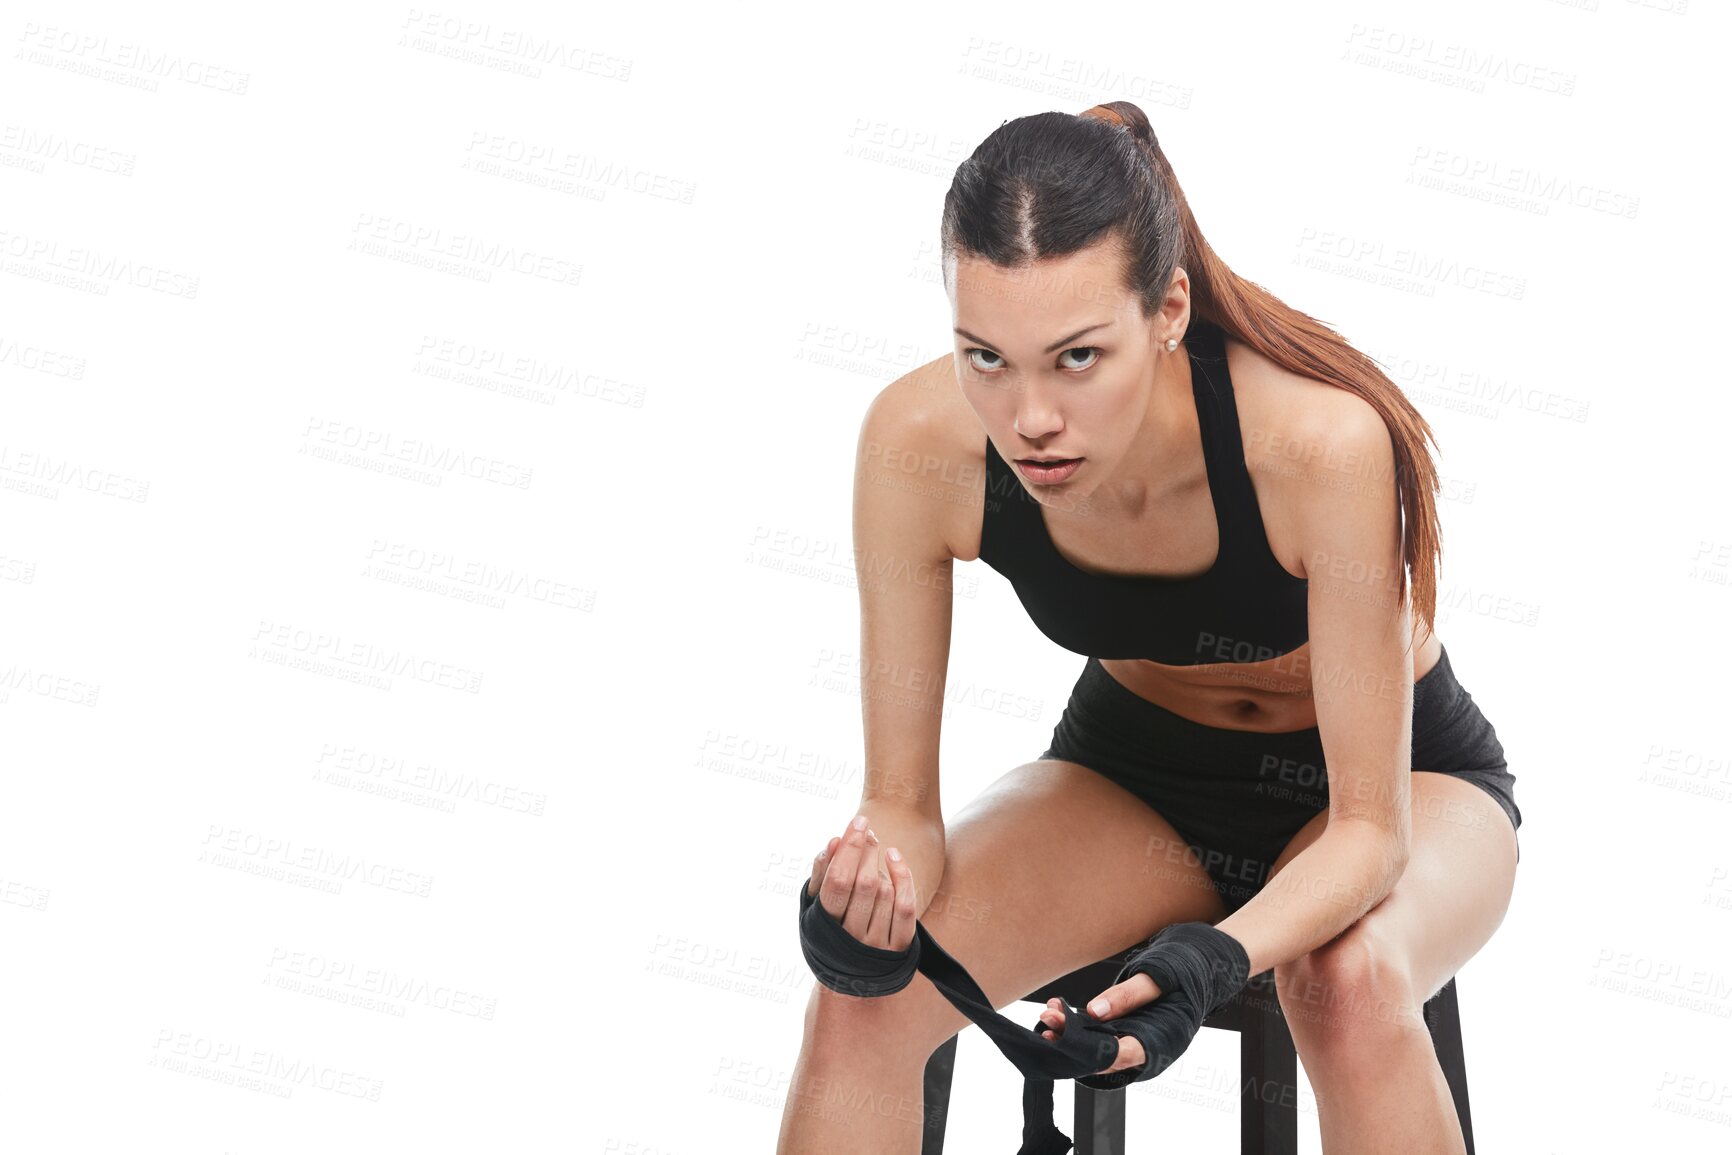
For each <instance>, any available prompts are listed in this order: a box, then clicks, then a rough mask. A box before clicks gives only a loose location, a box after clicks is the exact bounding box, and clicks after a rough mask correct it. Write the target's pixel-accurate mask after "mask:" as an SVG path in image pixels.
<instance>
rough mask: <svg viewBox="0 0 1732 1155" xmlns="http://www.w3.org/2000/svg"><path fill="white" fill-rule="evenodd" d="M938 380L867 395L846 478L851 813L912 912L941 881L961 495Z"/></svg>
mask: <svg viewBox="0 0 1732 1155" xmlns="http://www.w3.org/2000/svg"><path fill="white" fill-rule="evenodd" d="M935 369H942V370H944V373H943V374H939V373H935ZM947 375H948V369H947V367H946V366H943V365H933V366H926V367H924V368H921V369H917V370H915V371H914V372H912V373H909V374H908V375H906V376H904V377H902V378H900V379H898V380H897V381H894V382H892V383H891V384H890V385H888V386H886V387H885V388H884V389H883V391H881V392H880V393H879V394H878V396H877V397H876V398H875V399H874V400H873V402H872V405H871V407H870V408H869V409H868V410H867V412H866V417H865V420H864V421H863V422H862V424H861V429H860V440H859V445H858V447H857V449H856V454H855V471H854V567H855V575H856V578H857V581H858V586H859V593H860V658H861V668H860V674H861V677H860V699H861V700H860V706H861V712H862V718H863V721H864V729H865V741H866V755H865V765H866V770H865V782H864V783H863V786H862V789H861V795H860V812H861V813H863V814H865V815H866V816H867V820H868V822H869V824H870V825H871V827H872V829H873V830H874V831H875V832H876V834H877V836H878V848H879V849H878V851H877V852H878V853H880V854H881V853H882V851H883V850H887V849H888V848H890V847H896V848H897V849H898V850H899V851H900V852H901V854H902V856H903V858H904V859H905V860H906V861H907V863H908V866H909V869H910V871H911V872H912V874H913V877H914V884H915V890H916V898H915V907H916V914H917V915H918V914H922V913H924V912H925V910H926V908H927V906H928V905H929V904H930V903H931V901H932V896H933V894H934V893H936V892H937V890H938V885H939V881H940V879H941V878H942V877H943V874H944V816H943V812H942V810H941V809H940V806H939V792H938V739H939V724H940V722H941V720H942V717H943V710H944V681H945V674H946V669H947V666H948V663H949V660H950V618H951V576H952V572H953V571H952V566H953V563H954V561H955V559H954V557H953V555H952V552H951V549H950V545H949V542H948V540H947V538H946V535H945V530H946V527H947V526H949V525H951V524H954V523H955V522H956V521H957V520H958V511H959V509H960V508H961V507H960V506H959V505H958V504H957V502H958V498H959V497H962V496H964V492H963V491H964V490H965V488H966V487H965V486H963V485H960V484H958V483H957V480H956V475H957V473H958V470H957V468H956V463H955V462H953V461H946V458H947V456H948V455H949V454H950V453H951V451H949V450H947V449H946V448H945V446H944V428H943V425H942V422H941V416H942V411H941V408H940V406H941V405H942V404H943V402H942V399H941V398H942V394H941V393H940V392H939V390H941V389H942V387H943V385H944V384H945V382H943V381H941V380H940V377H941V376H947ZM935 462H939V463H944V464H945V465H946V468H942V469H935V468H932V465H933V463H935ZM849 817H852V815H850V816H849ZM880 865H882V862H880Z"/></svg>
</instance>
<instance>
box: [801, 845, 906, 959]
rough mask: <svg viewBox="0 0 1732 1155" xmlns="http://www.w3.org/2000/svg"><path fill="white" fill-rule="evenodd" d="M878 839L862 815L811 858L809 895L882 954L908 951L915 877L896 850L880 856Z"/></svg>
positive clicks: (807, 891) (856, 936)
mask: <svg viewBox="0 0 1732 1155" xmlns="http://www.w3.org/2000/svg"><path fill="white" fill-rule="evenodd" d="M879 850H880V847H879V845H878V836H877V835H876V834H875V833H873V832H872V830H871V829H870V828H869V827H868V826H867V825H866V816H865V815H864V814H862V815H859V816H858V817H856V818H855V819H854V821H852V822H850V823H849V824H848V828H847V829H846V830H844V831H843V832H842V834H841V836H840V837H837V838H832V839H831V840H830V844H829V845H828V846H826V847H825V848H824V849H823V851H822V852H820V853H819V855H818V857H817V858H815V859H813V860H812V877H811V879H810V881H808V882H807V884H806V893H807V894H814V895H816V896H817V898H818V904H819V905H820V906H822V907H823V908H824V909H825V910H826V911H828V912H829V913H830V915H831V917H833V918H834V919H836V921H838V922H840V923H841V924H842V929H843V930H845V931H847V932H848V933H849V934H851V935H853V936H854V937H855V938H857V939H859V940H860V941H861V942H863V943H865V944H866V945H867V946H875V947H878V948H879V949H881V950H907V949H908V944H909V943H911V942H913V941H914V923H915V911H916V910H917V909H919V908H918V907H917V906H916V905H915V894H914V873H913V872H912V871H911V870H909V869H908V863H907V861H906V860H904V859H903V857H902V855H901V853H900V852H899V851H898V850H897V849H896V848H895V847H894V846H892V847H889V848H888V849H887V850H885V852H884V856H883V857H884V859H885V860H887V862H888V869H886V866H885V865H884V863H883V862H881V860H880V857H879Z"/></svg>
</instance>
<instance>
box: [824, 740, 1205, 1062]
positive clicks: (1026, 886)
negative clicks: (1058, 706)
mask: <svg viewBox="0 0 1732 1155" xmlns="http://www.w3.org/2000/svg"><path fill="white" fill-rule="evenodd" d="M1224 914H1225V909H1224V907H1223V906H1222V903H1221V899H1220V896H1219V895H1218V894H1217V893H1216V891H1215V888H1214V884H1213V882H1212V881H1211V880H1210V878H1209V876H1208V875H1207V874H1206V873H1205V872H1204V870H1203V868H1202V866H1201V865H1200V864H1199V863H1198V862H1197V861H1196V859H1195V856H1194V855H1192V854H1189V853H1188V849H1187V847H1186V843H1185V841H1184V839H1182V838H1181V837H1180V836H1179V834H1178V833H1177V832H1176V831H1175V830H1174V829H1173V828H1172V826H1171V825H1170V824H1169V823H1168V822H1167V821H1166V820H1165V819H1164V818H1162V817H1161V816H1160V815H1159V814H1157V813H1156V812H1155V811H1154V810H1153V809H1151V808H1150V807H1149V805H1148V804H1147V803H1145V802H1143V801H1142V800H1140V799H1139V798H1137V797H1136V796H1135V795H1133V794H1131V793H1129V792H1128V791H1126V790H1125V789H1124V788H1123V787H1121V786H1118V785H1116V784H1114V783H1112V782H1110V781H1108V780H1107V779H1106V778H1104V777H1102V776H1101V775H1099V774H1097V773H1095V772H1094V771H1093V770H1090V769H1088V768H1086V767H1084V766H1080V765H1078V764H1076V763H1074V762H1064V761H1059V760H1057V759H1044V760H1039V761H1034V762H1029V763H1025V764H1024V765H1021V766H1018V767H1017V768H1016V769H1014V770H1011V771H1010V772H1009V773H1007V774H1005V775H1004V776H1002V777H1001V778H999V779H998V780H997V781H996V782H994V783H993V784H992V785H991V786H989V787H988V788H987V789H986V790H985V791H983V792H982V793H981V794H980V795H979V796H978V797H976V798H975V799H974V800H973V801H972V802H970V803H969V804H968V806H967V807H966V808H965V809H964V810H963V811H962V812H961V814H959V815H958V816H957V817H956V818H955V819H954V820H953V821H951V822H949V823H947V824H946V826H945V837H944V875H943V878H942V879H941V880H940V882H939V886H938V891H937V893H936V894H934V895H933V899H932V903H931V904H930V906H928V907H927V909H926V912H925V913H924V914H923V915H921V919H920V921H921V923H922V924H923V925H924V926H925V927H926V929H927V931H928V932H929V933H930V934H931V935H932V937H933V938H935V939H936V940H937V941H938V943H939V944H940V945H941V946H943V947H944V949H945V950H947V951H949V952H950V953H951V954H952V955H953V956H954V957H955V958H956V960H957V961H958V962H960V963H961V964H962V965H963V966H964V967H966V968H968V972H969V973H970V974H971V975H973V976H974V978H975V981H977V982H978V983H979V984H980V987H981V990H983V991H984V992H985V993H986V996H987V998H988V999H990V1000H991V1002H992V1004H993V1006H995V1007H998V1008H1000V1009H1003V1008H1005V1007H1007V1006H1009V1005H1010V1004H1012V1003H1014V1002H1015V1001H1017V1000H1018V999H1021V998H1022V997H1023V996H1024V995H1027V994H1029V993H1030V992H1032V991H1035V990H1038V989H1040V988H1041V987H1042V986H1044V985H1046V984H1047V983H1049V982H1051V981H1052V980H1054V979H1056V978H1059V977H1061V976H1063V975H1065V974H1068V973H1070V972H1071V971H1073V970H1076V969H1077V968H1079V967H1082V966H1085V965H1087V964H1089V963H1092V962H1097V961H1099V960H1101V959H1103V958H1107V957H1109V956H1111V955H1114V954H1117V953H1119V952H1121V951H1123V950H1125V949H1127V948H1129V947H1132V946H1135V945H1136V944H1138V943H1140V942H1142V941H1143V940H1145V939H1147V938H1148V937H1149V936H1150V935H1152V934H1154V933H1155V932H1156V931H1157V930H1159V929H1160V928H1161V927H1163V926H1166V925H1168V924H1170V923H1174V922H1188V921H1191V920H1203V921H1207V922H1214V921H1217V920H1219V919H1220V918H1221V917H1223V916H1224ZM808 1014H809V1015H811V1016H812V1017H813V1020H814V1021H813V1023H812V1025H813V1026H814V1027H816V1028H817V1032H816V1033H817V1034H818V1035H819V1036H824V1035H829V1036H830V1037H832V1038H835V1039H837V1040H841V1039H844V1038H847V1039H851V1040H853V1041H854V1045H858V1041H859V1039H860V1038H862V1037H871V1038H874V1039H875V1040H877V1042H876V1044H875V1046H874V1049H875V1050H880V1052H881V1049H882V1048H883V1047H906V1048H907V1049H908V1056H909V1057H918V1056H922V1055H925V1054H929V1053H930V1052H931V1050H932V1048H934V1047H936V1046H937V1045H938V1044H939V1043H941V1042H943V1041H944V1040H945V1039H947V1038H949V1037H950V1036H951V1035H953V1034H955V1033H956V1032H957V1031H958V1030H960V1029H961V1028H962V1027H964V1026H966V1025H967V1023H968V1020H967V1019H966V1018H965V1017H964V1016H963V1014H962V1013H961V1012H960V1011H958V1010H956V1008H955V1007H953V1006H951V1005H950V1003H949V1002H948V1001H947V1000H946V999H945V998H944V996H942V995H940V994H939V993H938V990H937V988H936V987H934V986H933V985H932V983H931V981H930V980H928V979H927V978H926V976H925V975H921V974H916V975H915V976H914V980H913V981H912V982H911V983H910V984H909V985H908V986H907V987H905V988H903V989H902V990H901V991H898V992H897V993H896V994H894V995H888V996H884V997H881V998H870V999H861V998H853V997H850V996H846V995H837V994H836V993H835V992H833V991H830V990H829V988H827V987H825V986H823V984H821V983H820V984H815V986H814V990H813V1001H812V1003H811V1004H810V1006H809V1008H808ZM1038 1014H1039V1009H1038V1008H1036V1007H1034V1006H1033V1005H1032V1004H1031V1005H1030V1006H1029V1008H1028V1014H1027V1016H1026V1017H1027V1019H1028V1025H1029V1026H1033V1025H1034V1021H1035V1017H1036V1016H1037V1015H1038Z"/></svg>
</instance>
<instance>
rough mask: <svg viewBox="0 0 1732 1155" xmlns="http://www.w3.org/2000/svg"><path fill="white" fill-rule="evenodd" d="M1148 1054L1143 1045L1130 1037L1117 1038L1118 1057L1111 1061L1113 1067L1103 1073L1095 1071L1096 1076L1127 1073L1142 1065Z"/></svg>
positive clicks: (1121, 1036)
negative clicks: (1119, 1072)
mask: <svg viewBox="0 0 1732 1155" xmlns="http://www.w3.org/2000/svg"><path fill="white" fill-rule="evenodd" d="M1147 1057H1148V1053H1147V1052H1146V1051H1144V1050H1143V1045H1142V1044H1141V1043H1139V1042H1137V1041H1136V1039H1134V1038H1132V1037H1131V1036H1130V1035H1120V1036H1119V1057H1118V1058H1116V1059H1114V1060H1113V1065H1112V1066H1110V1067H1108V1068H1107V1069H1106V1070H1104V1071H1096V1072H1095V1074H1097V1075H1110V1074H1112V1073H1113V1072H1114V1071H1129V1070H1132V1069H1134V1068H1137V1067H1140V1066H1142V1065H1143V1061H1144V1060H1145V1059H1146V1058H1147Z"/></svg>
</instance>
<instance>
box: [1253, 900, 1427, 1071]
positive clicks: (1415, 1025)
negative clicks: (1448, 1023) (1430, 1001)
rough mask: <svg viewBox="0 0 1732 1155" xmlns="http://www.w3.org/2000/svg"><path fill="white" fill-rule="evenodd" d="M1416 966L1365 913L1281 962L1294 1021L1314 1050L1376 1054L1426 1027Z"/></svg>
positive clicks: (1278, 981)
mask: <svg viewBox="0 0 1732 1155" xmlns="http://www.w3.org/2000/svg"><path fill="white" fill-rule="evenodd" d="M1410 972H1411V968H1410V967H1408V966H1407V965H1406V963H1405V961H1404V960H1403V957H1402V955H1401V953H1400V952H1399V951H1398V950H1397V949H1395V947H1394V946H1393V944H1390V943H1387V942H1385V941H1383V940H1382V939H1380V938H1379V936H1378V934H1377V932H1376V929H1375V928H1374V927H1372V926H1369V925H1368V924H1366V923H1365V922H1364V921H1363V920H1361V921H1360V922H1357V923H1355V924H1353V925H1352V926H1350V927H1348V928H1347V929H1346V930H1344V931H1343V932H1341V934H1340V935H1338V936H1336V937H1335V938H1333V939H1331V940H1330V941H1329V942H1327V943H1324V944H1323V945H1322V946H1320V947H1317V948H1316V949H1315V950H1312V951H1310V952H1308V953H1306V954H1303V955H1301V956H1299V957H1298V958H1296V959H1294V960H1292V961H1291V962H1288V963H1283V964H1281V965H1279V966H1277V967H1276V968H1275V987H1276V991H1277V993H1278V995H1279V997H1280V1001H1281V1009H1282V1013H1283V1014H1284V1015H1285V1016H1286V1018H1287V1025H1288V1028H1289V1029H1290V1030H1291V1031H1292V1033H1293V1036H1294V1038H1295V1040H1301V1039H1302V1040H1304V1041H1305V1043H1306V1044H1308V1046H1307V1048H1306V1049H1308V1050H1309V1051H1310V1052H1311V1053H1313V1054H1315V1053H1317V1051H1318V1050H1319V1049H1327V1050H1329V1051H1331V1052H1334V1053H1338V1054H1341V1055H1343V1056H1350V1055H1353V1054H1363V1055H1364V1056H1365V1057H1366V1058H1367V1059H1375V1056H1376V1054H1377V1051H1378V1048H1380V1047H1384V1048H1386V1047H1388V1046H1389V1045H1390V1044H1391V1043H1393V1042H1397V1041H1399V1040H1400V1039H1402V1038H1403V1037H1406V1036H1409V1035H1411V1034H1413V1033H1414V1032H1418V1033H1420V1034H1425V1033H1426V1026H1425V1018H1424V1016H1423V1014H1422V1013H1421V1009H1422V1004H1421V1003H1420V1001H1419V1000H1418V999H1417V998H1416V997H1415V996H1416V992H1415V989H1414V983H1413V979H1412V975H1411V973H1410Z"/></svg>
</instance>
